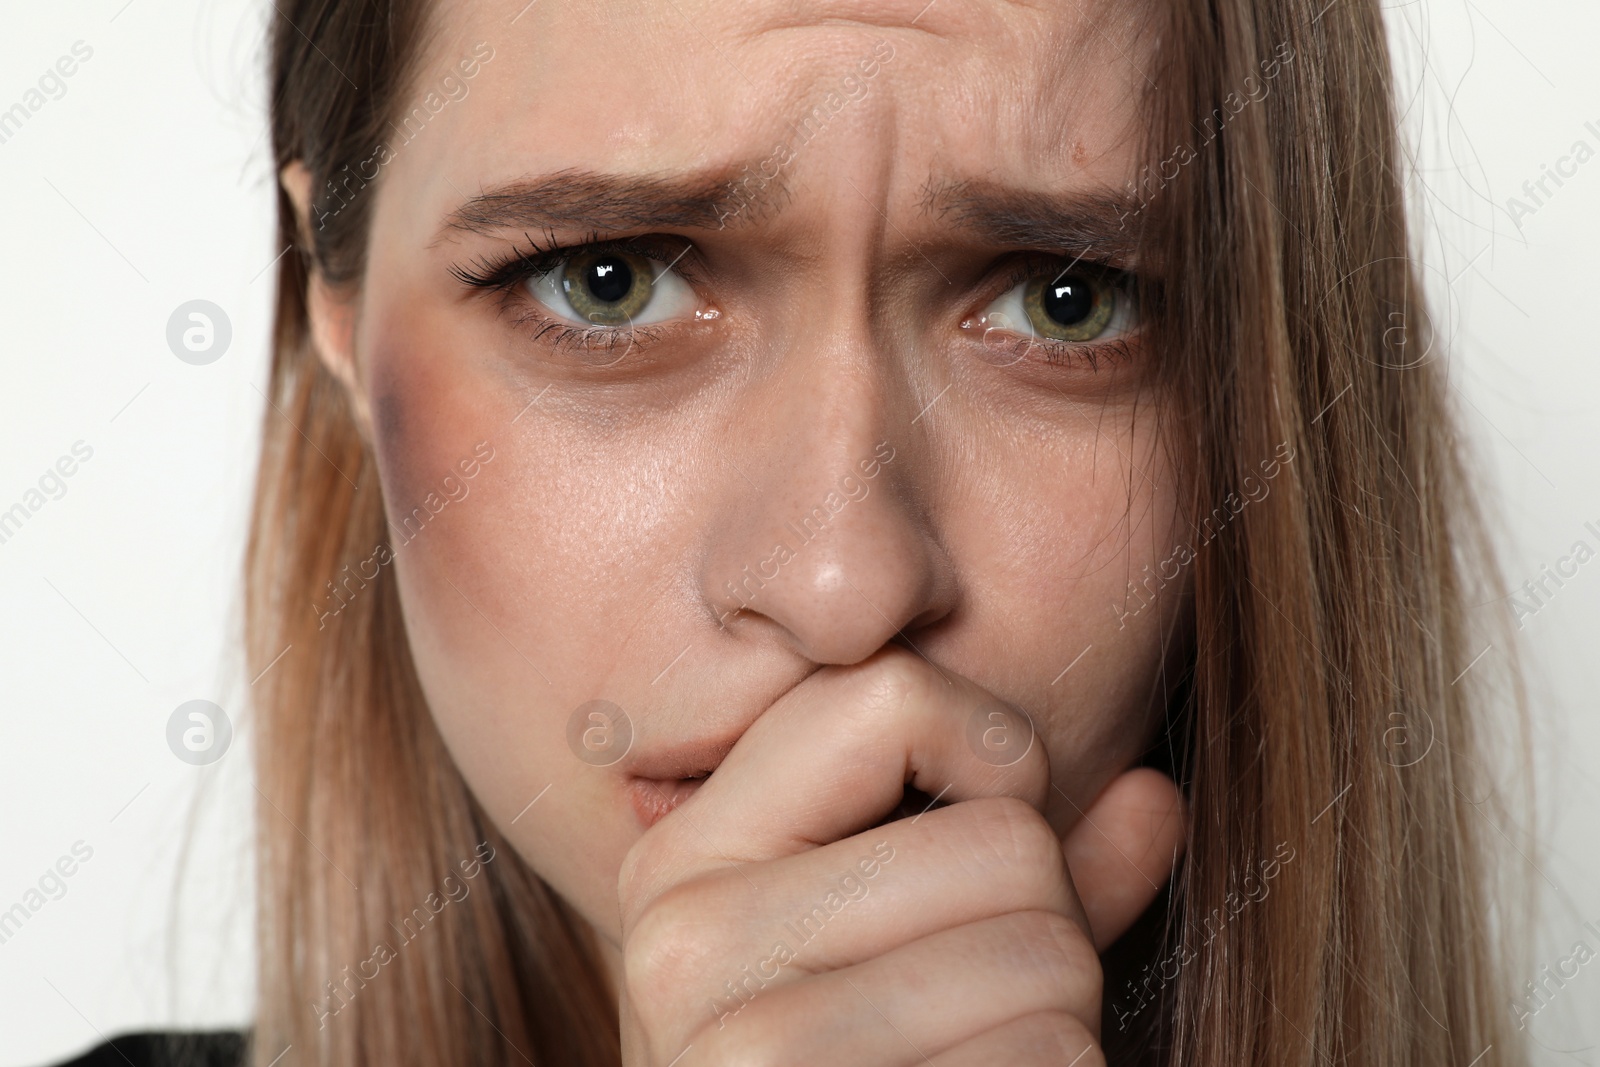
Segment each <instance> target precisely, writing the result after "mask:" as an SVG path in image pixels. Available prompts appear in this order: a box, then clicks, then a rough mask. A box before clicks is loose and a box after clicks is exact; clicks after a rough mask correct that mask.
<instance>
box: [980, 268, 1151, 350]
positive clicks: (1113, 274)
mask: <svg viewBox="0 0 1600 1067" xmlns="http://www.w3.org/2000/svg"><path fill="white" fill-rule="evenodd" d="M1064 259H1066V257H1065V256H1064V255H1063V254H1061V253H1059V252H1056V253H1051V252H1023V253H1020V254H1018V256H1017V259H1016V262H1015V263H1014V265H1012V266H1011V267H1010V268H1009V273H1008V274H1006V275H1004V276H1003V277H1005V282H1004V284H1003V285H1001V286H1000V287H999V288H998V289H997V290H996V293H995V298H996V299H998V297H999V296H1000V295H1001V294H1004V293H1008V292H1010V291H1011V290H1012V289H1013V288H1014V287H1016V286H1018V285H1021V284H1022V283H1023V282H1025V281H1028V280H1029V279H1031V278H1037V277H1038V276H1039V275H1041V274H1045V273H1048V272H1049V271H1052V270H1056V269H1059V268H1060V267H1061V263H1062V260H1064ZM1067 263H1068V265H1069V266H1073V267H1080V266H1081V267H1083V268H1085V269H1086V270H1087V271H1089V272H1091V273H1094V274H1097V275H1099V276H1100V277H1101V278H1102V279H1103V280H1104V281H1105V282H1106V283H1107V284H1109V285H1112V286H1113V287H1114V288H1116V290H1117V291H1118V292H1119V293H1122V294H1126V293H1127V292H1128V291H1129V290H1130V289H1133V288H1135V287H1136V285H1137V282H1138V280H1139V279H1138V276H1137V275H1136V274H1134V273H1133V272H1131V271H1126V270H1122V269H1120V268H1118V267H1113V266H1111V265H1110V264H1109V263H1104V262H1101V261H1098V260H1092V259H1084V258H1083V257H1082V256H1077V257H1075V258H1073V259H1071V260H1067ZM992 302H993V301H992V300H991V303H992ZM1135 309H1136V311H1135V313H1136V314H1137V313H1138V305H1137V304H1135ZM1132 332H1133V333H1137V332H1138V327H1137V326H1135V327H1134V330H1133V331H1132ZM980 343H983V344H987V343H988V342H987V341H982V342H980ZM1002 343H1003V344H1004V345H1005V346H1006V347H1007V348H1009V349H1010V351H1011V352H1013V353H1014V354H1015V355H1016V356H1017V358H1018V360H1021V359H1023V358H1024V357H1026V356H1027V354H1028V353H1029V352H1032V351H1034V350H1036V349H1042V350H1043V353H1044V355H1043V359H1044V362H1046V363H1049V364H1051V365H1053V366H1061V365H1064V364H1068V363H1071V362H1073V361H1081V362H1084V363H1087V364H1088V367H1089V370H1090V372H1091V373H1092V372H1095V371H1098V370H1099V369H1100V365H1101V364H1102V363H1107V364H1111V365H1115V364H1118V363H1121V362H1123V361H1125V360H1128V359H1131V358H1132V356H1133V345H1132V344H1131V343H1130V338H1129V337H1118V338H1115V339H1114V340H1110V341H1061V340H1057V339H1056V338H1054V337H1023V336H1021V335H1020V334H1019V335H1017V336H1015V337H1012V338H1009V339H1008V340H1006V341H1004V342H1002Z"/></svg>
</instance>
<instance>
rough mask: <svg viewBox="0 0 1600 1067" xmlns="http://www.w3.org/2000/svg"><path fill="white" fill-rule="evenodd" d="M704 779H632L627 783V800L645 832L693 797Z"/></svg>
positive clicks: (703, 782)
mask: <svg viewBox="0 0 1600 1067" xmlns="http://www.w3.org/2000/svg"><path fill="white" fill-rule="evenodd" d="M705 781H706V779H705V778H664V779H663V778H633V779H630V780H629V781H628V790H627V791H628V800H629V802H630V803H631V804H632V805H633V811H634V814H636V815H637V816H639V822H640V823H642V824H643V825H644V828H645V829H646V830H648V829H650V827H652V826H654V825H655V824H656V823H658V822H660V821H661V820H662V819H664V818H666V817H667V815H668V814H669V813H670V812H671V811H672V810H673V809H674V808H676V807H677V806H678V805H679V804H682V803H683V802H684V801H685V800H688V799H689V798H690V797H692V796H694V794H695V790H697V789H699V788H700V787H701V786H702V785H703V784H705Z"/></svg>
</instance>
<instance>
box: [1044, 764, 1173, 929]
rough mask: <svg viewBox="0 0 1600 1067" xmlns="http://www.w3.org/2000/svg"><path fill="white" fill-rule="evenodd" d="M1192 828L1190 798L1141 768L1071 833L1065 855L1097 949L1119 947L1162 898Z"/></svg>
mask: <svg viewBox="0 0 1600 1067" xmlns="http://www.w3.org/2000/svg"><path fill="white" fill-rule="evenodd" d="M1187 827H1188V811H1187V806H1186V805H1185V804H1184V800H1183V793H1182V791H1181V790H1179V789H1178V787H1177V785H1176V784H1174V783H1173V781H1172V779H1171V778H1168V777H1167V776H1166V775H1164V774H1162V773H1161V772H1160V771H1156V770H1152V769H1151V768H1149V767H1139V768H1135V769H1134V770H1131V771H1128V772H1127V773H1126V774H1123V775H1121V776H1119V777H1118V778H1116V779H1115V780H1113V781H1112V783H1111V784H1110V785H1108V786H1106V788H1105V789H1104V790H1102V791H1101V793H1100V795H1099V796H1098V797H1096V798H1095V801H1094V803H1093V804H1092V805H1090V807H1089V810H1088V811H1087V812H1085V813H1084V816H1083V818H1082V819H1080V820H1079V821H1078V822H1077V823H1076V824H1075V825H1074V826H1073V828H1072V829H1071V830H1070V831H1068V833H1067V836H1066V839H1065V841H1063V843H1062V850H1063V851H1064V852H1065V854H1066V857H1067V866H1068V867H1069V868H1070V869H1071V871H1072V884H1073V885H1074V886H1075V887H1076V888H1077V891H1078V895H1079V897H1080V898H1081V899H1082V901H1083V909H1084V912H1085V913H1086V914H1087V916H1088V921H1089V928H1090V929H1091V930H1093V931H1094V944H1095V948H1096V949H1098V950H1099V951H1101V952H1104V951H1105V950H1106V949H1107V948H1109V947H1111V945H1112V944H1113V943H1114V942H1115V941H1116V940H1117V938H1119V937H1121V936H1122V935H1123V934H1124V933H1125V932H1126V931H1127V929H1128V927H1129V926H1131V925H1133V922H1134V920H1135V919H1137V918H1138V917H1139V916H1140V915H1142V914H1144V911H1145V909H1146V908H1148V907H1149V906H1150V903H1151V901H1153V900H1155V898H1156V897H1157V895H1159V894H1160V892H1161V888H1160V887H1161V886H1162V885H1164V884H1166V882H1167V880H1168V879H1169V878H1171V877H1172V872H1173V870H1174V869H1175V867H1176V866H1177V861H1178V859H1179V857H1181V856H1182V854H1183V848H1184V841H1185V840H1186V838H1187Z"/></svg>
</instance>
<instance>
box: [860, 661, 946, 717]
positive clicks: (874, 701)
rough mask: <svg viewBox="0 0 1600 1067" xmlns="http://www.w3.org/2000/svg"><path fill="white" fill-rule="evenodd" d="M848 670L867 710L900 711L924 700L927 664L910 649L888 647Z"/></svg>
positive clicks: (878, 711) (879, 712)
mask: <svg viewBox="0 0 1600 1067" xmlns="http://www.w3.org/2000/svg"><path fill="white" fill-rule="evenodd" d="M848 670H849V672H850V673H849V675H848V677H849V679H850V682H851V684H852V685H853V686H854V687H855V688H856V689H857V691H858V696H859V704H860V705H861V706H862V708H863V709H864V710H866V711H869V712H873V713H877V714H878V715H882V714H883V713H885V712H887V713H891V714H898V713H900V712H902V711H904V710H906V709H909V708H912V707H916V706H918V705H919V704H922V703H925V697H926V694H927V690H928V667H927V666H926V665H925V664H924V663H923V662H922V661H921V660H920V659H918V658H917V657H916V656H914V655H912V654H911V653H910V652H906V651H904V650H902V649H896V648H889V649H885V650H883V651H882V652H879V653H877V654H876V655H874V656H872V657H871V658H870V659H868V660H866V661H864V662H862V663H860V664H857V665H856V666H855V667H852V668H849V669H848Z"/></svg>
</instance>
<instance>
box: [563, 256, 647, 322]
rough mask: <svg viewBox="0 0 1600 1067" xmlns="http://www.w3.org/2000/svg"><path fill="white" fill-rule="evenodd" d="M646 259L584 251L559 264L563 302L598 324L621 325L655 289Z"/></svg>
mask: <svg viewBox="0 0 1600 1067" xmlns="http://www.w3.org/2000/svg"><path fill="white" fill-rule="evenodd" d="M654 278H655V275H654V272H653V271H652V270H651V268H650V261H649V260H648V259H646V258H645V257H643V256H636V255H633V254H632V253H629V252H584V253H579V254H578V255H575V256H571V257H569V258H568V259H567V261H566V264H565V265H564V266H563V267H562V268H561V289H562V292H564V293H565V294H566V297H567V302H568V303H570V304H571V305H572V310H574V311H576V312H577V313H578V314H579V315H581V316H583V317H584V318H585V319H587V320H589V321H590V322H592V323H595V324H596V325H599V326H625V325H627V324H628V323H629V322H631V321H632V320H633V318H634V316H636V315H638V314H639V313H640V312H641V311H643V310H644V309H645V307H646V306H647V305H648V304H649V303H650V296H651V294H652V293H653V292H654V290H655V280H654Z"/></svg>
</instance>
